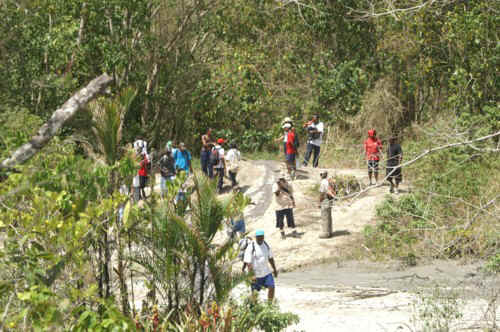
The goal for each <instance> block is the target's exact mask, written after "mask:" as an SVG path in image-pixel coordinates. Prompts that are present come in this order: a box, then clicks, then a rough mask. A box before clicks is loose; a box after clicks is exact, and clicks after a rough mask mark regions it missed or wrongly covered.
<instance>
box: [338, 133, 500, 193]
mask: <svg viewBox="0 0 500 332" xmlns="http://www.w3.org/2000/svg"><path fill="white" fill-rule="evenodd" d="M497 136H500V131H497V132H496V133H493V134H489V135H486V136H482V137H479V138H475V139H471V140H467V141H462V142H455V143H450V144H446V145H442V146H438V147H435V148H432V149H428V150H426V151H424V152H422V153H421V154H419V155H418V156H416V157H415V158H413V159H412V160H409V161H407V162H405V163H402V164H400V165H398V166H395V167H394V168H393V170H392V172H391V173H389V174H387V175H386V176H385V178H384V179H383V180H382V181H381V182H380V183H381V184H379V185H377V186H371V187H367V188H365V189H363V190H360V191H358V192H356V193H353V194H350V195H347V196H343V197H342V198H341V199H342V200H346V199H350V198H352V199H354V198H356V197H359V196H360V195H361V194H363V193H365V192H367V191H368V190H371V189H373V188H376V187H379V186H381V185H382V183H384V182H385V181H386V180H387V179H388V178H389V177H390V176H391V174H392V173H393V172H395V171H396V170H397V169H398V168H401V167H404V166H408V165H411V164H413V163H415V162H416V161H417V160H419V159H422V158H423V157H425V156H427V155H428V154H431V153H434V152H437V151H441V150H445V149H450V148H454V147H457V146H462V145H467V146H470V145H471V144H472V143H476V142H481V141H486V140H489V139H491V138H494V137H497Z"/></svg>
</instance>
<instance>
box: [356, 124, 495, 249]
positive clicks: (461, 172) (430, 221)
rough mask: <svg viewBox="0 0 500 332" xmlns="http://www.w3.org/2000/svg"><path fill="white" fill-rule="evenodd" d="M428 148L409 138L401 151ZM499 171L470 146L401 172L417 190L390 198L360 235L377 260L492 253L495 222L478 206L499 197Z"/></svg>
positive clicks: (489, 209) (492, 159)
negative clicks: (374, 222)
mask: <svg viewBox="0 0 500 332" xmlns="http://www.w3.org/2000/svg"><path fill="white" fill-rule="evenodd" d="M440 130H441V131H442V130H443V128H441V129H440ZM445 130H446V129H445ZM429 144H431V143H430V142H428V141H425V140H413V141H411V142H408V143H407V144H405V145H403V151H405V155H415V154H416V153H420V152H421V151H422V150H424V147H425V146H429ZM434 144H435V143H434ZM499 167H500V164H499V163H498V158H496V156H495V155H494V154H492V155H487V154H485V155H481V156H477V157H475V156H474V153H473V152H472V151H471V149H470V148H469V147H457V148H453V149H449V150H445V151H442V152H439V153H436V154H431V155H429V156H427V157H426V158H425V159H422V160H421V161H419V162H418V163H417V164H416V165H415V166H413V167H408V168H405V169H404V172H405V174H406V175H405V176H407V177H411V178H412V179H413V181H412V185H413V186H414V188H417V189H414V191H413V192H412V193H409V194H404V195H400V196H398V198H396V197H395V196H388V197H387V198H386V199H385V201H384V202H383V203H381V204H380V205H379V206H378V207H377V224H376V225H375V226H366V228H365V231H364V235H365V241H366V245H367V246H368V247H369V248H372V249H373V252H374V253H375V255H376V256H379V255H381V256H385V255H388V256H392V257H406V256H407V255H408V254H414V255H417V256H427V257H428V256H432V257H446V258H450V257H451V258H453V257H457V256H464V255H475V256H479V257H481V256H483V255H485V254H486V255H488V254H492V253H493V252H496V251H497V250H498V232H497V231H495V228H496V227H497V226H496V225H497V222H498V221H497V220H496V218H495V213H494V211H493V210H492V207H491V206H489V207H482V205H484V203H481V202H484V201H490V200H491V199H494V197H495V195H497V194H498V184H497V181H498V178H497V173H498V168H499Z"/></svg>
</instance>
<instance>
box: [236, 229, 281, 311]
mask: <svg viewBox="0 0 500 332" xmlns="http://www.w3.org/2000/svg"><path fill="white" fill-rule="evenodd" d="M268 262H269V264H270V265H271V267H272V268H273V271H272V273H271V269H270V268H269V265H268ZM243 263H244V266H245V265H246V266H247V267H248V272H249V274H250V275H251V278H252V290H253V291H257V292H258V291H260V290H261V289H262V287H266V288H267V299H268V301H269V302H272V301H273V299H274V289H275V284H274V278H273V274H274V277H275V278H277V277H278V270H277V269H276V264H275V263H274V258H273V252H272V251H271V247H269V245H268V244H267V243H266V241H264V231H263V230H258V231H256V232H255V241H252V243H250V244H249V245H248V246H247V248H246V249H245V255H244V258H243Z"/></svg>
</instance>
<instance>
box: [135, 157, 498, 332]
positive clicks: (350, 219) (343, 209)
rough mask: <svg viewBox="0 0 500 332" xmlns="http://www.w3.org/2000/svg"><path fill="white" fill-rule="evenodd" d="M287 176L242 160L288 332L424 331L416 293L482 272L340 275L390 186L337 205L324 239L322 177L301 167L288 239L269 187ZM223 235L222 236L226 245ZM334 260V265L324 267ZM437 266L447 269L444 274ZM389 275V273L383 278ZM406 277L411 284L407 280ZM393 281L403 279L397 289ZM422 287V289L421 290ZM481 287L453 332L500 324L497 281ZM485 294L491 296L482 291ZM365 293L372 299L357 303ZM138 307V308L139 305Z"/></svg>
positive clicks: (241, 177) (272, 165) (353, 270)
mask: <svg viewBox="0 0 500 332" xmlns="http://www.w3.org/2000/svg"><path fill="white" fill-rule="evenodd" d="M282 171H283V168H282V166H281V164H280V163H276V162H270V161H262V162H253V161H244V162H242V166H241V169H240V172H239V174H238V181H239V184H240V187H242V188H243V191H244V192H245V194H246V195H248V196H249V197H251V199H252V201H253V202H254V205H250V206H249V207H247V209H246V210H245V220H246V224H247V231H249V233H250V234H253V232H254V231H255V230H256V229H263V230H264V231H265V234H266V241H267V243H268V244H269V245H270V246H271V248H272V249H273V251H274V255H275V261H276V264H277V267H278V269H279V270H280V276H278V278H277V279H276V299H277V301H278V303H279V304H280V307H281V309H282V310H284V311H290V312H293V313H296V314H297V315H299V317H300V322H299V323H298V324H296V325H293V326H291V327H289V328H288V329H287V331H289V332H292V331H307V332H316V331H321V332H329V331H339V332H341V331H346V332H347V331H349V332H356V331H363V332H371V331H415V332H416V331H422V328H421V327H422V326H421V325H419V324H421V323H422V322H420V323H419V322H418V310H420V309H422V307H421V306H420V307H418V306H417V302H418V300H419V299H421V298H422V296H421V295H420V296H419V295H417V292H418V291H419V290H421V289H424V288H425V289H427V290H429V289H431V288H432V287H435V286H431V284H432V285H439V287H447V286H450V287H453V285H461V284H462V283H463V280H464V278H465V276H466V275H467V274H471V273H472V274H474V273H475V271H477V266H461V265H460V264H455V263H443V262H436V263H434V265H431V266H428V267H423V268H421V269H420V270H412V271H401V267H400V266H397V264H396V265H393V266H381V265H380V264H379V265H376V267H375V268H374V267H373V266H369V267H365V265H363V263H360V262H354V264H353V265H352V266H350V267H349V268H347V269H344V270H342V269H338V268H339V266H340V265H339V264H341V263H339V261H338V259H339V258H340V257H342V250H343V249H342V248H343V247H345V245H346V244H349V243H350V244H352V242H353V239H354V238H355V237H354V236H355V235H356V234H359V233H360V232H362V230H363V228H364V226H365V225H368V224H374V223H375V220H374V216H375V208H376V206H377V204H379V203H380V202H382V201H383V199H384V197H385V196H386V195H388V187H387V186H380V187H376V188H373V189H371V190H369V191H368V192H367V193H366V194H364V195H362V196H360V197H358V198H357V199H355V200H353V201H350V202H342V203H339V204H337V205H336V206H335V207H334V209H333V220H334V224H333V230H334V232H336V233H335V234H336V235H337V236H335V237H333V238H331V239H319V238H318V235H319V233H320V231H321V227H320V210H319V208H318V206H317V205H318V202H316V201H315V200H313V199H312V198H311V188H313V186H314V185H316V184H318V183H319V171H320V170H319V169H312V168H303V169H302V170H300V172H298V179H296V180H295V181H293V187H294V190H295V200H296V202H297V208H296V209H295V210H294V214H295V222H296V225H297V231H298V233H299V234H300V236H299V237H287V239H286V240H282V239H281V238H280V235H279V232H278V231H277V229H276V228H275V202H274V199H273V196H272V193H271V185H272V183H273V182H274V181H275V180H276V178H277V176H278V175H279V174H280V173H281V172H282ZM329 173H330V175H334V174H348V175H353V176H356V177H357V178H358V179H359V180H360V181H362V182H364V183H367V182H368V179H367V176H366V171H365V170H360V169H356V170H350V169H336V170H334V169H330V170H329ZM383 173H385V172H383ZM383 173H382V174H383ZM158 182H159V181H158ZM228 184H229V183H228V180H226V185H228ZM401 189H402V190H401V191H402V192H403V193H404V192H408V191H409V188H408V187H407V186H406V185H405V184H403V185H402V187H401ZM286 231H287V234H290V233H291V231H290V230H286ZM225 234H226V233H225V232H221V234H220V240H222V239H223V237H224V236H226V235H225ZM359 245H362V244H361V243H359ZM332 261H335V262H336V263H329V264H326V265H320V264H321V263H322V262H332ZM450 264H451V265H450ZM240 266H241V265H237V266H236V268H239V267H240ZM443 266H445V267H446V269H445V268H444V267H443ZM439 267H443V269H444V271H443V270H441V269H440V268H439ZM284 271H295V272H291V273H283V272H284ZM385 271H387V272H388V274H384V273H385ZM471 271H472V272H471ZM473 272H474V273H473ZM408 275H410V276H413V277H411V278H408ZM422 276H423V277H422ZM414 277H415V278H414ZM448 277H450V278H452V279H453V281H454V283H453V285H452V284H451V283H448V281H447V280H448V279H447V278H448ZM391 278H394V279H400V280H399V282H395V281H391V280H392V279H391ZM419 278H421V279H424V281H422V280H420V279H419ZM419 281H422V283H421V284H419ZM479 284H481V281H479ZM137 286H138V287H137V288H139V289H137V288H136V289H137V291H138V292H140V293H142V292H141V290H140V288H142V287H140V286H139V285H137ZM457 287H458V286H457ZM481 287H483V293H482V294H483V296H478V297H474V296H470V295H469V296H468V297H465V298H467V299H466V300H464V301H465V302H463V304H462V305H461V308H460V311H461V312H462V313H463V317H462V318H461V319H460V320H457V321H453V322H452V324H451V326H452V327H451V331H466V330H467V331H484V328H485V327H487V326H489V327H491V326H495V324H496V326H499V325H500V308H498V302H497V303H494V304H493V306H491V305H490V306H488V304H489V303H488V300H489V296H491V295H492V294H495V293H499V291H500V280H499V278H498V277H492V278H490V279H489V280H488V284H487V286H484V285H483V286H481ZM485 287H486V289H487V290H486V291H485V292H484V288H485ZM490 290H491V291H490ZM246 292H248V290H247V286H245V285H240V286H238V287H237V288H236V289H235V290H234V291H233V296H234V297H235V298H239V297H240V295H241V294H242V293H246ZM473 293H474V294H479V292H473ZM366 294H371V295H373V297H367V298H360V297H357V296H356V295H366ZM136 295H137V294H136ZM144 295H145V294H144ZM259 296H260V297H261V298H262V299H263V300H265V298H266V292H265V291H262V292H260V294H259ZM141 297H142V296H139V298H141ZM137 305H138V306H140V303H137ZM488 308H489V309H490V310H488ZM494 330H495V329H492V330H490V331H494Z"/></svg>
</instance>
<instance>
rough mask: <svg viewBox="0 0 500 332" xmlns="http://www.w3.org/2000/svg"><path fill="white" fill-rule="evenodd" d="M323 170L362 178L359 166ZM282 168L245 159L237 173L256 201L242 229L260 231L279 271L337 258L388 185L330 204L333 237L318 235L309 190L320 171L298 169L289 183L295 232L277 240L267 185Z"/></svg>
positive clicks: (317, 217)
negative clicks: (293, 204)
mask: <svg viewBox="0 0 500 332" xmlns="http://www.w3.org/2000/svg"><path fill="white" fill-rule="evenodd" d="M328 171H329V174H331V175H334V174H342V175H352V176H356V177H357V178H358V179H359V180H360V181H364V179H363V176H364V175H365V172H364V171H363V170H347V169H337V170H333V169H330V170H328ZM281 172H282V170H281V165H280V163H277V162H271V161H257V162H245V163H243V165H242V169H241V171H240V172H239V181H240V183H241V184H242V190H243V192H245V194H247V195H248V196H250V197H251V198H252V200H253V201H254V202H255V204H256V205H255V206H250V207H249V208H247V210H246V211H245V217H246V221H247V230H249V231H250V233H253V231H255V230H256V229H263V230H264V231H265V233H266V241H267V242H268V243H269V244H270V245H271V247H272V248H273V250H274V254H275V256H276V261H277V262H279V268H280V269H281V270H293V269H296V268H298V267H300V266H304V265H314V264H317V263H320V262H323V261H326V260H329V259H331V258H332V257H333V256H338V254H339V253H338V250H339V248H340V247H341V245H342V244H345V243H346V242H347V241H349V240H350V238H351V237H352V235H353V234H355V233H359V232H361V231H362V230H363V227H364V226H365V225H367V224H369V223H371V222H372V219H373V216H374V215H375V207H376V205H377V204H378V203H379V202H381V201H382V200H383V199H384V196H385V195H386V194H387V187H385V186H381V187H377V188H373V189H371V190H369V191H368V192H367V193H366V194H365V195H363V196H361V197H359V198H358V199H356V200H354V201H353V202H342V203H338V204H337V205H336V206H334V208H333V230H334V237H332V238H330V239H319V238H318V235H319V234H320V233H321V226H320V220H321V215H320V209H319V207H318V201H317V198H316V197H317V195H315V194H314V193H312V190H314V188H315V185H317V184H318V183H319V180H320V177H319V172H320V169H317V168H316V169H315V168H302V169H301V170H299V171H298V173H297V174H298V176H297V179H296V180H294V181H293V182H292V185H293V188H294V192H295V194H294V196H295V201H296V204H297V207H296V208H295V209H294V217H295V222H296V226H297V232H298V234H299V235H298V236H296V237H292V236H288V237H287V238H286V239H285V240H282V239H281V238H280V234H279V231H278V230H277V229H276V227H275V223H276V217H275V209H276V203H275V201H274V198H273V195H272V192H271V191H272V190H271V187H272V184H273V183H274V182H275V181H276V179H277V177H278V176H279V174H280V173H281ZM402 189H403V190H404V189H405V188H404V187H403V188H402ZM316 190H317V188H316ZM285 230H286V234H287V235H290V234H291V231H290V230H288V229H285Z"/></svg>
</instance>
